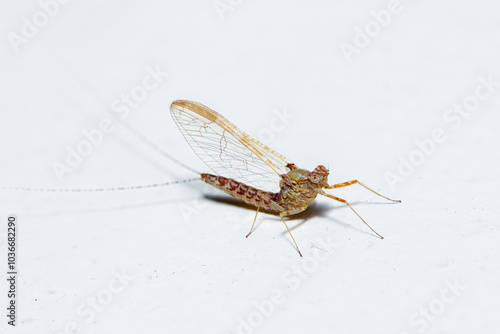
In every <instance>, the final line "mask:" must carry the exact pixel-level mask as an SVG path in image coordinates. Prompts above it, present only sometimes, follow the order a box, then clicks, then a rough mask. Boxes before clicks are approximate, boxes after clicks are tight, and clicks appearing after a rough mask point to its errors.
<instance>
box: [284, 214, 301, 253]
mask: <svg viewBox="0 0 500 334" xmlns="http://www.w3.org/2000/svg"><path fill="white" fill-rule="evenodd" d="M280 218H281V220H282V221H283V224H285V227H286V229H287V230H288V233H289V234H290V236H291V237H292V240H293V243H294V244H295V247H296V248H297V252H299V255H300V257H302V253H301V252H300V249H299V246H297V243H296V242H295V238H294V237H293V235H292V231H290V229H289V228H288V225H287V224H286V223H285V219H284V218H283V212H281V213H280Z"/></svg>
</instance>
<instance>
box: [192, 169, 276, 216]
mask: <svg viewBox="0 0 500 334" xmlns="http://www.w3.org/2000/svg"><path fill="white" fill-rule="evenodd" d="M201 179H202V180H203V181H204V182H206V183H208V184H210V185H212V186H214V187H215V188H217V189H220V190H222V191H224V192H225V193H227V194H229V195H231V196H233V197H236V198H237V199H239V200H242V201H244V202H245V203H247V204H251V205H253V206H256V207H258V206H259V203H260V208H261V209H263V210H269V211H275V212H281V211H283V209H281V208H280V207H279V206H278V205H277V204H275V203H273V201H275V200H276V197H277V196H278V194H277V193H272V192H269V191H264V190H260V189H257V188H254V187H251V186H247V185H246V184H243V183H241V182H238V181H236V180H234V179H229V178H227V177H223V176H217V175H212V174H204V173H202V174H201Z"/></svg>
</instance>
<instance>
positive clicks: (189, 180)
mask: <svg viewBox="0 0 500 334" xmlns="http://www.w3.org/2000/svg"><path fill="white" fill-rule="evenodd" d="M197 180H201V178H193V179H186V180H179V181H173V182H164V183H152V184H145V185H139V186H129V187H108V188H34V187H5V186H0V190H18V191H40V192H74V193H78V192H82V193H83V192H105V191H122V190H137V189H147V188H158V187H165V186H170V185H174V184H179V183H187V182H193V181H197Z"/></svg>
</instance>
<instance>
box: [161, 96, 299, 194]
mask: <svg viewBox="0 0 500 334" xmlns="http://www.w3.org/2000/svg"><path fill="white" fill-rule="evenodd" d="M170 112H171V113H172V117H173V119H174V121H175V123H176V124H177V126H178V127H179V129H180V130H181V132H182V134H183V135H184V138H185V139H186V141H187V142H188V144H189V145H190V146H191V148H192V149H193V150H194V152H195V153H196V154H197V155H198V157H200V159H201V160H203V162H205V164H206V165H207V166H208V167H209V168H210V169H211V170H212V171H213V172H214V173H215V174H216V175H220V176H224V177H229V178H233V179H235V180H237V181H240V182H243V183H245V184H247V185H250V186H252V187H256V188H259V189H262V190H266V191H277V190H278V189H279V181H280V177H279V175H280V174H286V173H287V172H288V171H289V169H288V168H287V167H286V166H287V164H289V163H290V162H289V160H288V159H287V158H286V157H284V156H283V155H281V154H278V153H277V152H275V151H273V150H271V149H270V148H268V147H266V146H265V145H263V144H261V143H260V142H258V141H257V140H255V139H253V138H252V137H250V136H249V135H247V134H246V133H244V132H243V131H241V130H240V129H238V128H237V127H236V126H235V125H234V124H232V123H231V122H229V121H228V120H227V119H225V118H224V117H222V116H221V115H219V114H218V113H217V112H215V111H213V110H211V109H210V108H208V107H206V106H204V105H202V104H201V103H196V102H191V101H181V100H179V101H175V102H173V103H172V105H171V106H170Z"/></svg>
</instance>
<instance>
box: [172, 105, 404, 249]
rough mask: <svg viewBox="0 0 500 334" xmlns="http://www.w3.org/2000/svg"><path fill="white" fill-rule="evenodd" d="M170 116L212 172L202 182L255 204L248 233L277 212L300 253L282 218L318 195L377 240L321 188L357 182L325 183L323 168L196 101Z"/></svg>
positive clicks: (177, 107)
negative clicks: (262, 215) (306, 165)
mask: <svg viewBox="0 0 500 334" xmlns="http://www.w3.org/2000/svg"><path fill="white" fill-rule="evenodd" d="M170 112H171V114H172V117H173V119H174V121H175V123H176V124H177V126H178V127H179V130H180V131H181V132H182V134H183V135H184V138H185V139H186V141H187V142H188V144H189V145H190V146H191V148H192V149H193V150H194V152H195V153H196V154H197V155H198V157H199V158H200V159H201V160H203V162H204V163H205V164H206V165H207V166H208V167H209V168H210V169H211V170H212V171H213V172H214V173H215V174H208V173H201V180H203V181H204V182H206V183H208V184H210V185H212V186H214V187H215V188H217V189H220V190H222V191H224V192H225V193H227V194H229V195H231V196H234V197H235V198H237V199H239V200H242V201H244V202H245V203H247V204H250V205H253V206H255V207H256V208H257V211H256V213H255V217H254V220H253V223H252V227H251V228H250V232H249V233H248V234H247V237H248V236H249V235H250V234H251V233H252V231H253V228H254V226H255V221H256V219H257V215H258V213H259V211H260V210H261V209H262V210H267V211H272V212H275V213H277V214H279V216H280V218H281V220H282V221H283V224H284V225H285V227H286V229H287V231H288V233H289V234H290V237H291V238H292V240H293V243H294V244H295V247H296V248H297V251H298V252H299V255H300V256H302V253H301V252H300V249H299V247H298V245H297V242H296V241H295V238H294V237H293V235H292V232H291V231H290V229H289V228H288V225H287V224H286V222H285V219H284V217H286V216H291V215H294V214H297V213H300V212H302V211H304V210H306V209H307V207H308V206H309V204H311V202H312V201H313V200H314V199H315V198H316V197H317V196H318V194H319V195H323V196H326V197H328V198H331V199H334V200H336V201H339V202H342V203H344V204H346V205H347V206H348V207H349V208H351V210H352V211H354V213H355V214H356V215H357V216H358V217H359V218H360V219H361V220H362V221H363V222H364V223H365V224H366V226H368V227H369V228H370V229H371V230H372V231H373V232H374V233H375V234H376V235H377V236H379V237H380V238H381V239H383V237H382V236H381V235H380V234H378V233H377V232H375V230H374V229H373V228H371V227H370V225H368V224H367V223H366V222H365V220H364V219H363V218H361V216H360V215H359V214H358V213H357V212H356V211H355V210H354V208H353V207H352V206H351V205H350V204H349V203H348V202H347V201H346V200H344V199H342V198H339V197H336V196H333V195H331V194H328V193H327V192H325V190H324V189H335V188H342V187H347V186H350V185H353V184H359V185H361V186H363V187H365V188H366V189H368V190H370V191H371V192H373V193H375V194H376V195H378V196H381V197H383V198H385V199H387V200H389V201H392V202H396V203H400V202H401V201H399V200H393V199H390V198H387V197H385V196H383V195H381V194H379V193H377V192H376V191H374V190H372V189H370V188H368V187H367V186H365V185H364V184H363V183H361V182H359V181H358V180H353V181H348V182H342V183H338V184H334V185H329V184H328V175H329V171H328V169H327V168H326V167H325V166H323V165H319V166H318V167H316V168H315V169H314V170H313V171H312V172H310V171H308V170H306V169H302V168H299V167H297V166H296V165H295V164H294V163H293V162H291V160H290V159H288V158H286V157H285V156H283V155H281V154H279V153H277V152H275V151H273V150H271V149H270V148H268V147H267V146H265V145H263V144H261V143H260V142H258V141H257V140H255V139H254V138H252V137H250V136H249V135H247V134H246V133H244V132H243V131H241V130H240V129H239V128H237V127H236V126H235V125H234V124H233V123H231V122H229V121H228V120H227V119H226V118H224V117H222V116H221V115H220V114H218V113H217V112H215V111H213V110H211V109H210V108H208V107H206V106H204V105H202V104H201V103H197V102H192V101H185V100H178V101H175V102H173V103H172V105H171V106H170Z"/></svg>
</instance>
